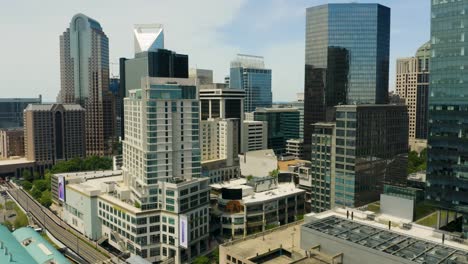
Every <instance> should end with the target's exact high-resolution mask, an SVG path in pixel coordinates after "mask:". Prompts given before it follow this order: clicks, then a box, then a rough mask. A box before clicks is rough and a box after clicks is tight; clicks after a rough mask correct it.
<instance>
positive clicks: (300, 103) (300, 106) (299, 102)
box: [272, 93, 304, 139]
mask: <svg viewBox="0 0 468 264" xmlns="http://www.w3.org/2000/svg"><path fill="white" fill-rule="evenodd" d="M296 96H297V99H296V101H293V102H289V103H279V104H273V106H272V107H273V108H295V109H297V110H298V111H299V138H300V139H304V93H297V94H296Z"/></svg>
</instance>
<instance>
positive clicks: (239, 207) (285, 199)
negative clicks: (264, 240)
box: [211, 176, 305, 238]
mask: <svg viewBox="0 0 468 264" xmlns="http://www.w3.org/2000/svg"><path fill="white" fill-rule="evenodd" d="M211 188H212V190H214V191H215V192H217V193H218V197H217V201H216V205H215V206H213V207H212V209H211V211H212V221H213V222H214V223H219V226H220V228H221V230H220V233H221V234H222V235H223V236H224V237H227V238H234V237H239V236H246V235H248V234H252V233H255V232H258V231H265V230H267V229H270V228H273V227H276V226H280V225H284V224H288V223H292V222H294V221H296V220H297V218H298V217H300V216H301V215H303V214H304V193H305V191H304V190H301V189H299V188H296V187H295V185H294V184H293V183H283V184H278V180H277V179H276V178H274V177H270V176H262V177H255V176H254V177H252V178H249V179H248V180H246V179H237V180H233V181H230V182H223V183H219V184H212V185H211Z"/></svg>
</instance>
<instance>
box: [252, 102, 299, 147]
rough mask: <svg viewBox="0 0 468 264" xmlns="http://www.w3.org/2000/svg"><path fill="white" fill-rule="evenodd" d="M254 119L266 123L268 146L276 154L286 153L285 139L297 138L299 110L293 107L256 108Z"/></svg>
mask: <svg viewBox="0 0 468 264" xmlns="http://www.w3.org/2000/svg"><path fill="white" fill-rule="evenodd" d="M253 115H254V120H255V121H265V122H267V125H268V148H270V149H273V150H274V151H275V153H276V154H277V155H281V154H285V153H286V140H288V139H297V138H299V129H300V126H299V111H298V110H297V109H295V108H257V110H255V112H254V113H253Z"/></svg>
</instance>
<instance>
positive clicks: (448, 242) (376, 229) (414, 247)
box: [300, 209, 468, 264]
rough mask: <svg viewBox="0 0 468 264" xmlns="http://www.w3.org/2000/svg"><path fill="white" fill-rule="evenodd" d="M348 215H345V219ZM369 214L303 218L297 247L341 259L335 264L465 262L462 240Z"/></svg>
mask: <svg viewBox="0 0 468 264" xmlns="http://www.w3.org/2000/svg"><path fill="white" fill-rule="evenodd" d="M347 215H348V216H347ZM370 215H372V212H363V211H358V210H352V209H336V210H330V211H326V212H323V213H320V214H310V215H306V216H305V223H304V224H303V225H302V227H301V231H300V232H301V242H300V247H301V248H302V249H303V250H305V251H309V253H311V254H326V255H330V256H340V262H334V263H382V264H397V263H398V264H399V263H404V264H413V263H414V264H415V263H467V261H468V247H467V245H466V244H465V243H464V241H463V239H460V238H457V237H456V236H455V235H450V234H447V233H445V232H443V231H438V230H435V229H433V228H429V227H425V226H421V225H418V224H415V223H410V224H402V223H395V222H394V221H392V222H391V223H390V222H389V220H388V219H378V218H377V217H376V218H375V221H374V220H372V217H369V216H370Z"/></svg>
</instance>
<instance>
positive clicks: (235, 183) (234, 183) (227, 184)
mask: <svg viewBox="0 0 468 264" xmlns="http://www.w3.org/2000/svg"><path fill="white" fill-rule="evenodd" d="M246 183H247V179H246V178H239V179H233V180H230V181H224V182H220V183H214V184H210V187H211V188H213V189H215V190H221V189H222V188H242V185H243V186H246V185H245V184H246Z"/></svg>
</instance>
